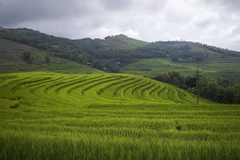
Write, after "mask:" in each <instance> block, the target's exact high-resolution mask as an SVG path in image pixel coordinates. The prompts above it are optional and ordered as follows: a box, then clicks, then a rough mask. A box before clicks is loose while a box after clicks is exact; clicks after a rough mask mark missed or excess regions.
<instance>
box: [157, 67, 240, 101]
mask: <svg viewBox="0 0 240 160" xmlns="http://www.w3.org/2000/svg"><path fill="white" fill-rule="evenodd" d="M154 79H156V80H158V81H162V82H165V83H169V84H172V85H175V86H177V87H179V88H182V89H186V90H188V91H191V92H193V93H195V94H196V87H197V86H198V87H199V89H200V94H201V96H202V97H204V98H207V99H211V100H213V101H215V102H218V103H228V104H233V103H235V104H239V100H240V97H239V93H240V92H239V89H240V85H233V84H231V85H230V83H229V82H228V81H226V80H220V79H218V81H219V83H217V82H215V81H212V80H210V79H209V78H207V77H204V76H200V78H199V80H198V81H197V78H196V76H188V77H183V76H182V75H181V74H180V73H179V72H174V71H173V72H168V73H164V74H160V75H157V76H156V77H154Z"/></svg>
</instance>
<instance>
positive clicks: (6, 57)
mask: <svg viewBox="0 0 240 160" xmlns="http://www.w3.org/2000/svg"><path fill="white" fill-rule="evenodd" d="M24 52H31V59H30V61H31V63H26V62H25V61H23V59H22V54H23V53H24ZM47 55H48V56H49V57H50V63H46V61H45V57H46V56H47ZM21 71H54V72H61V73H100V72H101V71H99V70H97V69H94V68H91V67H88V66H86V65H82V64H78V63H75V62H72V61H69V60H66V59H62V58H57V57H53V56H51V54H48V53H46V52H43V51H41V50H38V49H36V48H33V47H30V46H27V45H23V44H20V43H16V42H13V41H9V40H5V39H1V38H0V73H10V72H21Z"/></svg>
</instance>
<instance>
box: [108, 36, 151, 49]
mask: <svg viewBox="0 0 240 160" xmlns="http://www.w3.org/2000/svg"><path fill="white" fill-rule="evenodd" d="M147 44H149V43H147V42H144V41H140V40H136V39H133V38H129V37H127V36H125V35H116V36H113V37H109V38H107V39H106V40H105V41H104V43H103V45H104V47H108V48H118V49H133V48H137V47H143V46H145V45H147Z"/></svg>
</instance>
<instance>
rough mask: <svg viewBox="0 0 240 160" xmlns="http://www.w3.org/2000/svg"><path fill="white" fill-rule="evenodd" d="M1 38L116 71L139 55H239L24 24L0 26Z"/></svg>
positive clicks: (205, 58) (185, 59)
mask: <svg viewBox="0 0 240 160" xmlns="http://www.w3.org/2000/svg"><path fill="white" fill-rule="evenodd" d="M0 38H2V39H7V40H11V41H14V42H18V43H21V44H25V45H29V46H31V47H35V48H37V49H40V50H42V51H44V52H46V53H48V54H51V55H53V56H55V57H60V58H64V59H67V60H72V61H75V62H77V63H83V64H88V65H91V66H92V67H94V68H97V69H100V70H104V71H109V72H118V71H119V69H120V68H121V67H122V66H124V65H126V64H130V63H134V62H136V61H138V60H140V59H150V58H167V59H169V60H171V61H172V62H174V63H189V62H191V63H203V62H209V61H224V60H225V59H228V60H229V59H234V58H235V57H240V53H239V52H236V51H231V50H227V49H221V48H218V47H213V46H208V45H204V44H200V43H194V42H186V41H167V42H161V41H159V42H154V43H148V42H144V41H140V40H136V39H132V38H129V37H127V36H125V35H117V36H108V37H106V38H105V39H90V38H84V39H79V40H71V39H67V38H59V37H54V36H52V35H47V34H44V33H41V32H39V31H35V30H31V29H26V28H21V29H5V28H1V29H0Z"/></svg>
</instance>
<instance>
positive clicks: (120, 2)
mask: <svg viewBox="0 0 240 160" xmlns="http://www.w3.org/2000/svg"><path fill="white" fill-rule="evenodd" d="M99 3H100V4H101V5H103V6H104V7H105V8H106V9H107V10H111V11H119V10H127V9H128V8H130V7H131V6H132V1H131V0H100V1H99Z"/></svg>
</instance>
